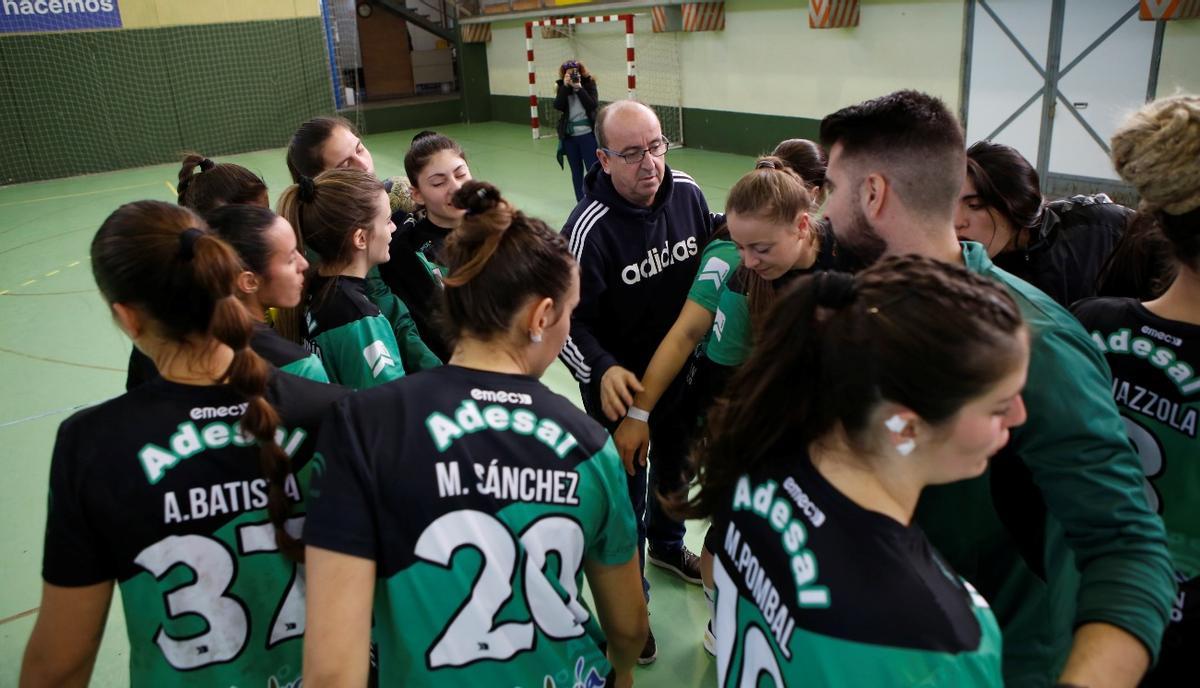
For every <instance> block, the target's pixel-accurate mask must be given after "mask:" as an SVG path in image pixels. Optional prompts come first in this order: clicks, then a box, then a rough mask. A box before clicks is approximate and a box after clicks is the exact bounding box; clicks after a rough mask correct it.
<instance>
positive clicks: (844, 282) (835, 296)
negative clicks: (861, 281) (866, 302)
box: [816, 271, 858, 310]
mask: <svg viewBox="0 0 1200 688" xmlns="http://www.w3.org/2000/svg"><path fill="white" fill-rule="evenodd" d="M816 289H817V292H816V298H817V305H818V306H823V307H825V308H833V309H835V310H836V309H840V308H842V307H843V306H846V305H848V304H850V303H853V302H854V299H855V297H857V296H858V282H856V281H855V279H854V275H851V274H850V273H848V272H834V271H828V272H821V273H818V274H817V278H816Z"/></svg>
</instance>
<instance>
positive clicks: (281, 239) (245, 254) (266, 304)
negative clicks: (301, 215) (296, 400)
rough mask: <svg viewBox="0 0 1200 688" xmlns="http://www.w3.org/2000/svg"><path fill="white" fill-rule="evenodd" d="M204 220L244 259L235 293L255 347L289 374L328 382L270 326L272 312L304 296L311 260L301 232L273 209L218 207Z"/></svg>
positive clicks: (306, 354) (314, 360)
mask: <svg viewBox="0 0 1200 688" xmlns="http://www.w3.org/2000/svg"><path fill="white" fill-rule="evenodd" d="M205 219H206V221H207V222H208V226H209V228H210V229H212V230H213V231H214V232H216V233H217V236H219V237H221V238H222V239H224V240H225V241H226V242H227V243H228V244H229V245H230V246H232V247H233V248H234V250H235V251H237V253H238V257H239V258H241V259H242V266H243V268H244V269H243V270H242V272H241V273H240V274H239V275H238V278H237V292H236V293H237V296H238V298H239V299H241V301H242V303H243V304H245V306H246V310H248V311H249V312H250V316H251V317H252V318H254V320H255V323H254V336H253V337H251V339H250V346H251V348H253V349H254V351H255V353H257V354H258V355H259V356H262V357H263V358H265V359H266V360H267V362H269V363H271V364H272V365H274V366H275V367H277V368H279V369H280V370H282V371H284V372H287V373H292V374H293V375H299V376H300V377H306V378H308V379H310V380H316V381H317V382H329V376H328V375H327V374H326V373H325V368H324V366H322V364H321V359H320V358H318V357H317V356H316V354H314V353H312V352H311V351H308V350H307V349H305V348H304V347H302V346H300V345H298V344H296V343H295V342H293V341H291V340H289V339H287V338H286V337H284V336H283V335H281V334H279V332H277V331H276V330H275V329H274V328H273V327H271V326H270V325H267V309H268V308H279V309H288V308H296V307H297V306H299V305H300V300H301V298H302V297H303V295H304V272H305V270H307V269H308V261H307V260H305V259H304V256H303V255H302V254H301V253H300V250H299V248H298V246H297V242H296V230H294V229H292V225H291V224H289V223H288V221H287V220H285V219H283V218H282V217H279V216H278V215H276V214H275V213H273V212H271V211H270V210H268V209H266V208H259V207H256V206H249V205H230V206H225V207H223V208H217V209H216V210H214V211H212V212H210V213H209V214H208V215H207V216H206V218H205Z"/></svg>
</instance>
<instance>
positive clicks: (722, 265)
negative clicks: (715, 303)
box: [696, 256, 729, 289]
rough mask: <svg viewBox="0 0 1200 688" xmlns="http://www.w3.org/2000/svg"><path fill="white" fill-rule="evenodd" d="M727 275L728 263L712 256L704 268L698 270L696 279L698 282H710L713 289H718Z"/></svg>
mask: <svg viewBox="0 0 1200 688" xmlns="http://www.w3.org/2000/svg"><path fill="white" fill-rule="evenodd" d="M728 274H729V263H726V262H725V261H723V260H721V259H720V258H717V257H716V256H713V257H712V258H709V259H708V262H707V263H705V264H704V267H702V268H700V276H699V277H698V278H697V279H696V281H698V282H712V283H713V288H714V289H720V288H721V285H722V284H724V283H725V276H726V275H728Z"/></svg>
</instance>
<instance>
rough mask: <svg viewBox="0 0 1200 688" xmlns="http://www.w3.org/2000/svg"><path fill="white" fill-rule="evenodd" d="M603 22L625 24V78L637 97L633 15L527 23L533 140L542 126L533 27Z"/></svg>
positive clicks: (527, 57) (630, 93) (526, 56)
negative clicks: (534, 58) (539, 114)
mask: <svg viewBox="0 0 1200 688" xmlns="http://www.w3.org/2000/svg"><path fill="white" fill-rule="evenodd" d="M603 22H622V23H624V24H625V76H626V79H627V82H628V88H629V98H633V97H634V96H635V95H637V64H636V62H635V59H634V50H635V43H634V38H633V15H632V14H609V15H604V16H599V17H560V18H556V19H542V20H539V21H527V22H525V59H526V61H527V62H528V63H529V118H530V124H531V126H532V127H533V138H535V139H536V138H539V136H540V129H541V125H540V123H539V121H538V96H537V70H536V69H534V66H533V65H534V62H533V27H535V26H536V27H539V28H540V27H543V26H545V27H555V26H564V27H565V26H574V25H576V24H596V23H603Z"/></svg>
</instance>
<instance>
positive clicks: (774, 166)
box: [754, 155, 787, 170]
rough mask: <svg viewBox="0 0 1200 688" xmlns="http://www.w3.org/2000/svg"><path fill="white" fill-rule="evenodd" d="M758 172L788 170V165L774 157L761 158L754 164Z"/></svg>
mask: <svg viewBox="0 0 1200 688" xmlns="http://www.w3.org/2000/svg"><path fill="white" fill-rule="evenodd" d="M754 169H756V170H786V169H787V164H786V163H785V162H783V160H781V159H779V158H777V157H775V156H774V155H767V156H764V157H761V158H759V159H758V161H756V162H755V163H754Z"/></svg>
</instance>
